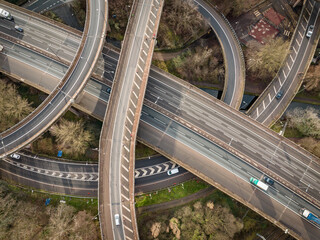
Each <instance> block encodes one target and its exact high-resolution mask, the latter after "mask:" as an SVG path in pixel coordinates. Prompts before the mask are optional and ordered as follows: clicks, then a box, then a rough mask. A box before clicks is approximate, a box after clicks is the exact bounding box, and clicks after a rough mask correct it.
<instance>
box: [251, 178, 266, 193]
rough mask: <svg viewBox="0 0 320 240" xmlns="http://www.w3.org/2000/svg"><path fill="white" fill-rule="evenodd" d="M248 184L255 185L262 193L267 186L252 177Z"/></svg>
mask: <svg viewBox="0 0 320 240" xmlns="http://www.w3.org/2000/svg"><path fill="white" fill-rule="evenodd" d="M250 182H251V183H252V184H254V185H256V186H257V187H259V188H261V189H262V190H264V191H267V190H268V188H269V186H268V185H267V184H265V183H264V182H261V181H259V180H258V179H255V178H253V177H251V178H250Z"/></svg>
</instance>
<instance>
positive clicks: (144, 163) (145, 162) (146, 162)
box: [135, 155, 170, 169]
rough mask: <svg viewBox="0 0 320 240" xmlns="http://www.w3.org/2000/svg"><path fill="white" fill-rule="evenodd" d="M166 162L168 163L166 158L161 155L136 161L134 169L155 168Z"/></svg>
mask: <svg viewBox="0 0 320 240" xmlns="http://www.w3.org/2000/svg"><path fill="white" fill-rule="evenodd" d="M168 161H170V160H169V159H168V158H166V157H164V156H161V155H155V156H150V157H147V158H143V159H136V161H135V168H136V169H137V168H144V167H149V166H155V165H159V164H161V163H164V162H168Z"/></svg>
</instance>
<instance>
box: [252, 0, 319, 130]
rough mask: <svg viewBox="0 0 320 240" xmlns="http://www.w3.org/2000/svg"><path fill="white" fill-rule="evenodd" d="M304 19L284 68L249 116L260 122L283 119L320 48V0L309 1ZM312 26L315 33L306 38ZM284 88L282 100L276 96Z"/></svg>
mask: <svg viewBox="0 0 320 240" xmlns="http://www.w3.org/2000/svg"><path fill="white" fill-rule="evenodd" d="M305 6H306V7H305V11H304V12H303V13H302V17H301V22H300V24H299V25H298V26H297V28H296V33H295V35H294V36H293V39H292V42H291V47H290V52H289V54H288V57H287V59H286V60H285V62H284V63H283V66H282V67H281V68H280V70H279V72H278V74H277V76H276V77H275V79H274V80H273V82H272V83H271V84H270V85H269V86H268V88H267V89H265V91H264V92H263V94H261V95H260V96H259V98H258V99H257V100H256V102H255V103H254V104H253V105H252V106H251V108H250V109H249V111H248V115H249V116H250V117H251V118H252V119H255V120H256V121H258V122H260V123H262V124H264V125H266V126H270V125H271V124H272V123H274V122H275V120H277V119H279V118H280V117H281V115H282V113H283V112H284V111H285V110H286V109H287V107H288V106H289V104H290V102H291V101H292V99H293V97H294V96H295V94H296V92H297V91H298V90H299V87H300V85H301V83H302V78H303V74H304V73H305V72H306V71H307V70H308V66H309V64H310V63H311V60H312V56H313V54H314V51H315V49H316V45H317V41H316V40H317V39H319V35H318V33H319V31H320V18H319V13H320V9H319V8H320V2H315V1H312V0H309V1H307V2H306V5H305ZM309 25H314V26H315V28H314V32H313V34H312V36H311V37H310V38H307V37H306V32H307V30H308V27H309ZM280 91H282V92H283V95H282V97H281V98H280V99H277V98H276V95H277V94H278V93H279V92H280Z"/></svg>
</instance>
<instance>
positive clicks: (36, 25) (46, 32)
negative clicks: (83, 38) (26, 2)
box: [0, 4, 80, 48]
mask: <svg viewBox="0 0 320 240" xmlns="http://www.w3.org/2000/svg"><path fill="white" fill-rule="evenodd" d="M0 5H2V7H4V8H5V9H8V10H9V11H10V12H11V14H12V15H13V17H14V19H15V22H17V23H18V24H20V23H21V24H23V25H26V26H27V27H28V28H30V29H34V32H33V33H34V35H33V36H34V37H35V38H37V35H39V38H40V39H41V40H42V41H43V42H45V40H46V39H45V38H46V37H47V38H48V41H49V42H50V41H52V43H54V42H59V43H62V42H63V41H65V40H66V39H68V42H69V43H72V45H69V47H76V48H78V46H79V43H80V38H79V35H78V34H76V33H74V32H71V31H69V32H68V34H66V33H65V29H63V28H61V27H59V26H57V25H54V24H51V23H48V22H46V21H44V20H42V19H39V18H37V17H33V16H32V17H30V16H29V15H28V14H26V13H24V12H20V11H19V10H17V9H15V8H11V7H8V6H7V5H3V4H0ZM79 33H80V32H79Z"/></svg>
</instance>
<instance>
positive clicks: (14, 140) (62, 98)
mask: <svg viewBox="0 0 320 240" xmlns="http://www.w3.org/2000/svg"><path fill="white" fill-rule="evenodd" d="M1 5H2V4H1ZM14 8H15V6H14V5H12V6H11V7H10V6H6V9H8V10H9V11H11V10H13V9H14ZM16 11H17V10H16ZM87 13H88V16H87V23H86V27H85V31H84V35H83V36H84V37H83V38H82V42H81V44H80V46H79V48H78V51H77V54H76V56H75V57H74V59H73V62H72V64H71V65H70V67H69V69H68V70H67V71H66V74H65V75H64V77H63V80H62V81H61V82H60V83H59V85H58V86H57V87H56V88H55V89H54V90H53V91H52V92H51V93H50V95H49V97H48V98H46V100H45V101H43V103H42V104H41V105H40V106H39V107H38V108H37V109H36V110H35V111H34V112H33V113H31V114H30V115H29V116H28V117H27V118H25V119H24V120H23V121H21V122H20V123H18V124H17V125H15V126H13V127H12V128H10V129H8V130H7V131H5V132H3V133H1V135H0V157H3V156H5V155H8V154H10V153H12V152H14V151H16V150H18V149H19V148H22V147H23V146H25V145H26V144H28V143H30V142H31V141H33V140H34V139H35V138H36V137H37V136H39V135H40V134H42V133H43V132H44V131H45V130H46V129H48V127H49V126H50V125H51V124H53V123H54V121H56V120H57V119H58V118H59V117H60V116H61V115H62V114H63V113H64V112H65V111H66V110H67V109H68V107H69V106H71V104H72V103H73V101H74V99H75V98H76V96H77V95H78V93H79V92H80V91H81V90H82V89H83V87H84V86H85V83H86V80H87V79H88V78H89V77H90V75H91V72H92V70H93V67H94V65H95V62H96V61H97V59H98V56H99V54H96V53H97V52H98V51H99V50H100V49H101V48H102V46H103V43H104V37H105V31H106V25H105V22H106V19H107V5H106V3H105V1H103V0H101V1H90V5H88V12H87ZM21 14H23V11H22V12H21ZM4 21H7V20H5V19H4ZM51 27H52V25H51ZM19 37H23V36H19ZM99 52H100V51H99ZM88 63H89V64H88Z"/></svg>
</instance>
